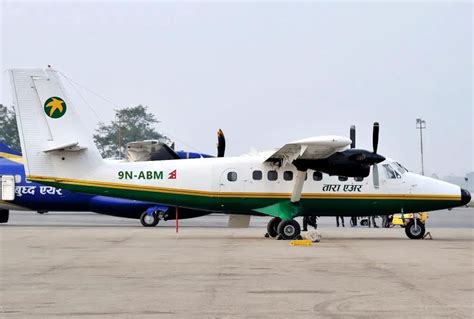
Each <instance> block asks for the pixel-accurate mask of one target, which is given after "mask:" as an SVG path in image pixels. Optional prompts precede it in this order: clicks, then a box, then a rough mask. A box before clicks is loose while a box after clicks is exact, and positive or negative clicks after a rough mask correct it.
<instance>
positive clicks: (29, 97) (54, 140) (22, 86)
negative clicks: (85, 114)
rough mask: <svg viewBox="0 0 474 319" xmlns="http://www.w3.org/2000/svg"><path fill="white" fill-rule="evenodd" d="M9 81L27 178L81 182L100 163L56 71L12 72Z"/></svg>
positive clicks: (75, 108) (90, 137)
mask: <svg viewBox="0 0 474 319" xmlns="http://www.w3.org/2000/svg"><path fill="white" fill-rule="evenodd" d="M10 77H11V83H12V89H13V99H14V104H15V111H16V117H17V123H18V131H19V135H20V141H21V148H22V153H23V157H24V159H25V172H26V175H27V176H29V177H31V179H33V180H38V179H44V178H56V177H74V178H81V177H84V176H86V175H87V173H88V172H90V171H91V169H94V168H97V167H98V166H99V165H100V164H101V163H102V161H103V160H102V157H101V156H100V153H99V151H98V150H97V148H96V146H95V144H94V141H93V139H92V134H91V133H90V132H87V130H86V129H85V128H86V127H87V126H86V125H84V123H83V120H82V119H81V117H80V114H79V113H80V109H79V108H77V106H76V105H75V104H74V101H72V100H71V99H70V98H69V96H68V95H67V92H66V90H65V89H64V87H63V85H62V84H61V81H60V79H59V76H58V72H57V71H55V70H53V69H46V70H42V69H14V70H10Z"/></svg>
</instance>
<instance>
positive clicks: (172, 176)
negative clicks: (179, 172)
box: [168, 170, 176, 179]
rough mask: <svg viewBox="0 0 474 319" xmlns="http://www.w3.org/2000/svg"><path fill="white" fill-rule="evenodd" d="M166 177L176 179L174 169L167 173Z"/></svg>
mask: <svg viewBox="0 0 474 319" xmlns="http://www.w3.org/2000/svg"><path fill="white" fill-rule="evenodd" d="M168 179H176V170H174V171H172V172H171V173H169V174H168Z"/></svg>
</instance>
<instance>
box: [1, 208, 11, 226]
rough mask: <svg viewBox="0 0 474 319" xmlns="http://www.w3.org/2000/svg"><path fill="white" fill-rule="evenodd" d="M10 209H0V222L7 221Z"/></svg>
mask: <svg viewBox="0 0 474 319" xmlns="http://www.w3.org/2000/svg"><path fill="white" fill-rule="evenodd" d="M9 217H10V211H9V210H8V209H0V224H5V223H8V218H9Z"/></svg>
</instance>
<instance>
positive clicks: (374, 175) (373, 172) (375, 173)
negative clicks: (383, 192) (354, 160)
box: [372, 164, 379, 188]
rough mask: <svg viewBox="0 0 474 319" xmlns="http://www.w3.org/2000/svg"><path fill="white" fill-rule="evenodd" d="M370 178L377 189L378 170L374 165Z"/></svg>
mask: <svg viewBox="0 0 474 319" xmlns="http://www.w3.org/2000/svg"><path fill="white" fill-rule="evenodd" d="M372 176H373V178H374V187H375V188H379V168H378V167H377V164H374V166H373V169H372Z"/></svg>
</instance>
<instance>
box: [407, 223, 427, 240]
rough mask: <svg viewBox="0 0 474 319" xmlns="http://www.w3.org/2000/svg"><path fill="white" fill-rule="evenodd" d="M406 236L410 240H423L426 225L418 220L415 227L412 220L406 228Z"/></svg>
mask: <svg viewBox="0 0 474 319" xmlns="http://www.w3.org/2000/svg"><path fill="white" fill-rule="evenodd" d="M405 234H406V235H407V236H408V238H410V239H422V238H423V236H425V224H423V222H421V221H420V220H419V219H418V220H417V221H416V225H415V221H413V220H412V221H410V222H409V223H408V224H407V225H406V226H405Z"/></svg>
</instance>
